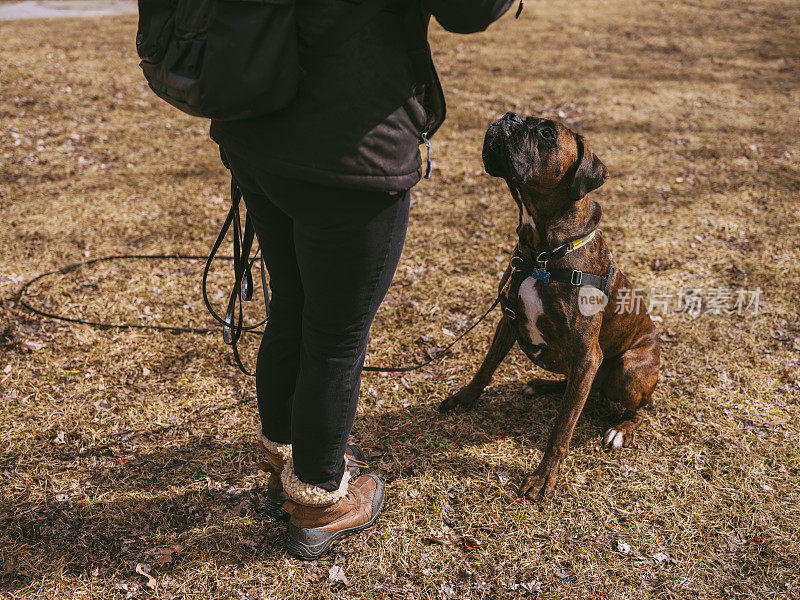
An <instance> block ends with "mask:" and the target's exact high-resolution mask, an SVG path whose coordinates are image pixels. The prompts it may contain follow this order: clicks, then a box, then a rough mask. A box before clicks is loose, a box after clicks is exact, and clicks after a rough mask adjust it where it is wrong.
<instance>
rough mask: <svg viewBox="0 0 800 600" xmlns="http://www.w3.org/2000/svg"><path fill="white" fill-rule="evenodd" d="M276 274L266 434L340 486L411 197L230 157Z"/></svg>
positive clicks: (313, 479)
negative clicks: (277, 171)
mask: <svg viewBox="0 0 800 600" xmlns="http://www.w3.org/2000/svg"><path fill="white" fill-rule="evenodd" d="M227 158H228V162H229V164H230V166H231V170H232V172H233V174H234V176H235V177H236V179H237V181H238V183H239V186H240V188H241V189H242V192H243V194H244V201H245V204H246V206H247V212H248V214H249V215H250V216H251V218H252V219H253V224H254V226H255V230H256V236H257V238H258V242H259V245H260V247H261V252H262V253H263V256H264V260H265V262H266V265H267V270H268V271H269V286H270V291H271V293H272V297H271V300H270V317H269V321H268V323H267V326H266V331H265V333H264V337H263V338H262V340H261V346H260V348H259V352H258V362H257V365H256V389H257V395H258V410H259V413H260V415H261V425H262V430H263V434H264V435H265V436H266V437H267V438H268V439H270V440H272V441H274V442H278V443H282V444H285V443H291V444H292V452H293V457H294V467H295V472H296V474H297V476H298V478H299V479H300V480H301V481H303V482H305V483H310V484H313V485H316V486H319V487H322V488H324V489H326V490H329V491H330V490H335V489H337V488H338V487H339V484H340V482H341V478H342V475H343V474H344V469H345V464H344V452H345V447H346V444H347V439H348V437H349V436H350V431H351V429H352V427H353V420H354V419H355V413H356V406H357V404H358V394H359V388H360V385H361V369H362V367H363V364H364V356H365V353H366V348H367V341H368V338H369V329H370V326H371V325H372V320H373V318H374V317H375V313H376V312H377V310H378V307H379V306H380V304H381V302H382V301H383V298H384V296H385V295H386V291H387V290H388V288H389V284H390V283H391V281H392V277H393V276H394V272H395V269H396V268H397V263H398V261H399V260H400V253H401V252H402V249H403V242H404V240H405V234H406V228H407V227H408V211H409V199H410V194H409V192H408V191H404V192H402V193H387V192H368V191H359V190H350V189H338V188H331V187H326V186H320V185H316V184H312V183H308V182H303V181H299V180H294V179H287V178H283V177H278V176H275V175H270V174H267V173H264V172H263V171H261V170H260V169H258V168H255V167H254V166H252V165H250V164H249V163H248V162H246V161H245V160H243V159H242V158H241V157H238V156H231V155H230V154H228V156H227Z"/></svg>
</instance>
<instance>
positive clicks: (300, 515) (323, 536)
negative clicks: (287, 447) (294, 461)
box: [283, 471, 386, 560]
mask: <svg viewBox="0 0 800 600" xmlns="http://www.w3.org/2000/svg"><path fill="white" fill-rule="evenodd" d="M283 479H284V484H285V485H286V484H287V481H286V471H284V476H283ZM294 479H295V482H297V481H299V480H297V478H296V477H295V478H294ZM348 479H349V481H348ZM342 481H343V485H342V486H340V487H339V489H338V490H336V491H333V492H328V491H326V490H323V489H322V488H318V487H316V486H312V485H309V484H302V482H300V483H301V484H302V486H304V488H303V489H300V490H298V489H296V488H297V486H296V485H291V484H290V485H288V486H286V488H285V489H286V490H287V492H288V495H289V500H287V501H286V502H285V503H284V505H283V507H284V509H285V510H286V511H287V512H289V514H290V515H291V517H290V519H291V520H290V521H289V528H288V530H287V532H286V551H287V552H288V553H289V554H291V555H292V556H294V557H295V558H300V559H303V560H314V559H316V558H319V557H320V556H322V555H323V554H324V553H325V552H327V551H328V549H329V548H330V547H331V545H332V544H333V543H334V542H336V541H337V540H340V539H342V538H345V537H347V536H348V535H353V534H354V533H358V532H360V531H364V530H365V529H367V528H368V527H371V526H372V525H374V524H375V522H376V521H377V520H378V516H379V515H380V514H381V510H383V504H384V500H385V497H386V496H385V493H384V486H383V480H382V479H381V478H380V477H379V476H378V475H377V474H375V473H368V474H366V475H360V476H359V477H355V478H352V479H350V478H349V477H348V473H347V472H345V476H344V478H343V480H342ZM298 491H299V492H300V494H298ZM329 498H333V499H334V500H333V501H332V502H327V503H323V502H325V501H326V500H328V499H329ZM301 501H302V502H304V504H301V503H300V502H301ZM310 502H313V503H315V504H316V505H313V506H309V503H310Z"/></svg>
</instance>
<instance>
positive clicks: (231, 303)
mask: <svg viewBox="0 0 800 600" xmlns="http://www.w3.org/2000/svg"><path fill="white" fill-rule="evenodd" d="M223 162H224V163H227V161H225V160H223ZM226 166H227V164H226ZM241 200H242V191H241V189H240V188H239V186H238V184H237V183H236V180H235V179H234V178H231V208H230V210H229V211H228V215H227V217H226V218H225V222H224V223H223V225H222V229H221V230H220V232H219V235H218V236H217V239H216V240H215V241H214V244H213V246H212V247H211V252H210V253H209V255H208V256H193V255H186V254H126V255H118V256H106V257H103V258H95V259H92V260H87V261H83V262H80V263H75V264H71V265H67V266H66V267H62V268H60V269H55V270H53V271H48V272H46V273H42V274H40V275H37V276H36V277H34V278H33V279H31V280H30V281H28V282H27V283H25V284H24V285H23V286H22V288H20V291H19V292H18V294H17V299H18V301H19V303H20V305H21V306H23V307H24V308H26V309H27V310H29V311H31V312H32V313H34V314H37V315H39V316H42V317H46V318H48V319H54V320H58V321H67V322H69V323H77V324H80V325H89V326H92V327H98V328H100V329H153V330H156V331H174V332H181V333H211V332H214V331H218V330H217V329H216V328H213V329H212V328H201V327H177V326H171V325H145V324H140V323H103V322H99V321H91V320H88V319H77V318H74V317H65V316H62V315H58V314H55V313H52V312H49V311H46V310H44V309H41V308H38V307H36V306H33V305H31V304H30V303H29V302H28V301H27V300H26V299H25V293H26V292H27V291H28V289H29V288H30V287H31V286H32V285H33V284H34V283H36V282H38V281H40V280H42V279H44V278H45V277H48V276H50V275H56V274H65V273H69V272H71V271H75V270H77V269H80V268H82V267H86V266H89V265H93V264H96V263H100V262H108V261H115V260H205V266H204V268H203V283H202V291H203V302H204V303H205V305H206V308H207V309H208V312H209V313H210V314H211V316H212V317H213V318H214V320H215V321H217V323H219V324H220V325H222V339H223V341H224V342H225V343H226V344H227V345H229V346H231V350H232V352H233V357H234V360H235V362H236V366H237V367H239V369H240V370H241V371H242V372H243V373H245V374H246V375H249V376H251V377H253V376H254V375H255V374H254V373H253V372H251V371H249V370H248V369H247V368H246V367H245V366H244V364H243V362H242V359H241V356H240V354H239V349H238V342H239V340H240V339H241V337H242V334H245V333H249V334H258V335H261V334H263V333H264V330H263V329H259V327H261V326H262V325H264V324H266V322H267V320H268V319H269V291H268V289H269V288H268V286H267V279H266V267H265V265H264V259H263V257H262V256H261V251H260V249H259V250H257V251H256V252H255V254H254V255H253V257H252V258H251V257H250V253H251V251H252V247H253V241H254V237H255V232H254V228H253V224H252V222H251V220H250V217H249V216H247V217H246V218H245V223H244V228H243V227H242V224H241V218H240V216H239V207H240V204H241ZM231 227H233V256H217V252H218V251H219V248H220V246H221V245H222V242H223V241H224V240H225V236H226V235H227V233H228V231H229V230H230V229H231ZM214 259H219V260H226V261H232V262H233V271H234V277H235V281H234V285H233V289H232V291H231V294H230V296H229V298H228V304H227V308H226V311H225V316H224V317H223V316H221V315H219V314H218V313H217V312H216V311H215V310H214V308H213V307H212V306H211V301H210V300H209V298H208V291H207V283H208V274H209V271H210V270H211V265H212V263H213V262H214ZM259 259H260V269H261V285H262V288H263V290H264V304H265V305H266V307H267V308H266V310H267V317H266V318H265V319H264V320H263V321H261V322H259V323H257V324H256V325H245V324H244V315H243V312H244V309H243V307H242V303H243V302H246V301H248V300H252V299H253V276H252V269H253V265H254V264H255V261H256V260H259ZM501 299H502V292H501V293H500V294H498V296H497V298H495V300H494V301H493V302H492V304H491V306H489V308H488V309H487V310H486V311H485V312H484V313H483V314H482V315H481V316H480V317H479V318H478V319H477V320H475V321H474V322H473V323H472V324H471V325H470V326H469V327H467V329H465V330H464V331H463V332H462V333H461V334H460V335H459V336H458V337H456V339H454V340H453V341H452V342H451V343H450V344H448V345H447V346H446V347H445V348H444V349H443V350H441V351H439V352H437V353H436V354H434V355H433V356H431V357H430V358H428V359H427V360H425V361H423V362H421V363H418V364H415V365H408V366H403V367H372V366H365V367H364V368H363V370H364V371H369V372H378V373H408V372H410V371H416V370H418V369H422V368H424V367H426V366H428V365H429V364H431V363H432V362H434V361H436V360H438V359H440V358H441V357H443V356H444V355H445V354H447V352H448V351H449V350H450V349H451V348H452V347H453V346H455V345H456V344H457V343H458V342H460V341H461V340H462V339H464V337H465V336H467V335H468V334H469V333H470V332H471V331H472V330H473V329H475V327H477V326H478V325H479V324H480V323H481V322H483V321H484V320H485V319H486V317H488V316H489V314H490V313H491V312H492V311H493V310H494V309H495V308H496V307H497V305H498V304H500V301H501Z"/></svg>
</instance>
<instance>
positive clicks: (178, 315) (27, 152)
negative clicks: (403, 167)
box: [0, 0, 800, 599]
mask: <svg viewBox="0 0 800 600" xmlns="http://www.w3.org/2000/svg"><path fill="white" fill-rule="evenodd" d="M796 10H797V9H796V4H795V3H793V2H789V1H785V2H778V1H774V0H755V1H753V2H748V3H734V2H721V1H718V0H709V1H708V2H697V1H684V2H663V1H654V2H647V3H642V2H633V1H626V2H621V3H607V2H601V1H600V0H577V1H575V2H566V1H564V0H559V1H557V2H547V3H545V2H529V3H528V7H527V9H526V12H525V13H523V14H524V16H523V18H521V19H520V20H519V21H515V20H513V18H511V17H510V16H507V17H506V18H504V19H503V20H502V21H501V22H500V23H498V24H497V25H496V26H494V27H492V28H491V30H490V31H489V32H488V33H486V34H483V35H476V36H471V37H459V36H453V35H447V34H445V33H444V32H442V31H440V30H438V29H437V30H435V31H434V32H433V47H434V49H435V54H436V59H437V62H438V64H439V65H440V69H441V75H442V78H443V80H444V82H445V88H446V90H447V94H448V99H449V103H450V116H449V119H448V121H447V124H446V125H445V127H444V128H443V129H442V131H441V132H440V133H439V135H438V136H437V138H436V139H435V143H434V149H433V152H434V159H435V161H436V167H435V171H434V177H433V179H432V180H431V181H430V182H424V183H422V184H421V185H419V186H418V187H417V188H416V189H415V190H414V200H415V206H414V209H413V215H412V223H411V228H410V232H409V237H408V242H407V246H406V250H405V254H404V257H403V260H402V264H401V266H400V269H399V272H398V275H397V279H396V281H395V284H394V286H393V288H392V290H391V291H390V293H389V299H388V300H387V302H386V304H385V306H384V307H383V308H382V309H381V312H380V315H379V318H378V322H377V323H376V326H375V329H374V335H373V339H372V342H371V345H370V357H369V361H370V362H372V363H373V364H375V363H383V364H385V363H391V364H398V363H406V362H409V361H411V360H414V358H415V357H418V356H419V355H420V353H421V351H422V350H421V348H420V343H417V342H415V340H418V339H419V338H421V337H422V336H432V338H427V339H433V340H434V343H435V344H438V345H443V344H444V343H445V342H446V341H447V340H448V339H449V338H448V336H447V335H446V333H445V332H444V331H443V329H448V330H450V331H458V330H460V329H461V328H462V327H463V326H464V324H465V323H466V322H467V321H468V318H469V317H470V316H471V315H473V314H475V313H477V312H478V311H479V310H480V308H481V307H483V306H485V305H486V304H487V303H488V302H489V301H490V300H491V298H492V296H493V291H494V289H495V285H496V281H497V276H498V274H499V272H500V271H501V270H502V269H503V267H504V264H505V262H506V261H507V259H508V253H509V251H510V249H511V247H512V244H513V228H514V225H515V219H516V216H515V210H514V208H513V203H512V201H511V200H510V198H509V197H508V195H507V193H506V192H505V191H504V190H503V189H502V187H501V186H500V185H499V184H498V182H497V181H495V180H492V179H490V178H489V177H488V176H486V175H484V174H483V172H482V166H481V162H480V145H481V140H482V136H483V131H484V128H485V126H486V125H487V124H488V123H489V122H490V121H491V120H493V119H494V118H496V117H497V116H498V115H500V114H502V113H503V112H505V111H506V110H509V109H513V110H516V111H517V112H520V113H524V114H530V113H538V114H541V113H546V114H549V115H553V116H560V117H561V118H562V119H564V120H565V121H566V122H567V123H569V124H571V125H572V126H574V127H576V128H577V129H579V130H581V131H582V132H583V133H584V134H585V135H586V136H587V137H588V138H589V139H590V141H591V142H592V145H593V147H594V149H595V151H596V152H597V154H598V155H599V156H600V157H601V158H602V159H603V160H604V161H605V163H606V164H607V165H608V167H609V169H610V171H611V172H612V179H611V180H610V181H609V182H608V183H607V184H606V185H605V186H604V187H603V188H601V189H600V190H598V192H597V193H596V194H595V198H596V199H597V200H598V201H599V202H600V203H601V204H602V205H603V206H604V208H605V219H604V222H603V229H604V232H605V234H606V235H607V236H608V237H609V238H610V240H611V244H612V247H613V249H614V252H615V256H616V257H617V258H618V260H619V262H620V264H621V265H622V267H623V268H624V269H625V270H626V272H627V273H628V275H629V276H630V277H631V278H632V279H633V280H634V281H635V282H636V284H637V285H641V286H642V287H648V288H649V287H669V288H672V289H678V288H706V289H708V288H714V287H722V286H730V287H734V288H746V289H755V288H756V287H760V288H761V289H762V290H763V293H764V301H765V306H764V307H763V310H762V312H761V313H760V314H758V315H756V316H752V315H749V316H747V317H738V316H731V317H727V316H726V317H722V316H713V315H702V316H700V317H698V318H696V319H691V318H689V317H687V316H685V315H680V314H664V315H662V316H663V319H664V320H663V322H661V323H659V327H660V328H661V329H663V330H664V331H665V334H664V339H665V343H664V352H663V364H664V368H663V375H662V381H661V383H660V386H659V388H658V390H657V392H656V398H655V405H654V407H653V409H652V410H651V411H650V413H649V419H648V420H647V421H646V422H645V424H644V425H643V427H642V429H641V432H640V433H639V434H638V436H637V438H636V441H635V444H634V447H633V448H631V449H628V450H625V451H623V452H621V453H619V454H608V453H606V452H604V451H602V450H601V448H600V443H599V436H600V434H601V433H602V431H603V430H604V427H605V425H606V424H607V423H608V422H609V421H612V420H613V418H614V417H615V416H616V415H617V414H618V409H617V408H615V407H607V406H606V405H605V403H603V402H595V403H593V404H591V405H590V406H589V407H588V408H587V411H586V414H585V415H584V418H582V419H581V421H580V424H579V426H578V430H577V432H576V436H575V440H574V445H573V450H572V453H571V455H570V457H569V458H568V460H567V462H566V464H565V468H564V472H563V474H562V477H561V480H560V487H559V491H558V495H557V497H556V498H555V500H553V501H552V502H550V503H548V504H545V505H534V504H530V503H527V502H523V501H520V500H518V499H517V498H516V497H515V495H514V486H515V485H516V484H518V483H519V481H520V480H521V477H522V474H523V473H524V472H525V471H527V470H530V469H532V468H533V467H534V466H535V465H536V463H537V460H538V459H539V457H540V456H541V452H542V448H543V444H544V441H545V438H546V436H547V432H548V428H549V425H550V422H551V420H552V417H553V416H554V414H555V406H556V400H557V399H556V398H553V397H543V398H535V399H527V398H524V397H522V395H521V393H520V388H521V385H522V383H524V381H525V380H526V378H528V377H529V376H530V374H531V373H533V372H534V371H535V370H534V369H533V368H532V366H531V365H530V364H529V362H528V361H527V360H526V359H525V358H524V357H523V356H522V355H521V354H519V353H515V354H513V355H512V356H511V357H510V358H509V359H508V360H507V361H506V363H505V365H504V366H503V367H502V368H501V370H500V371H499V372H498V374H497V377H496V379H495V382H494V387H492V388H491V389H490V390H488V391H487V393H486V394H485V396H484V398H483V401H482V403H481V405H480V407H479V408H478V409H476V410H475V411H474V412H472V413H469V414H464V415H457V416H450V417H439V415H438V414H437V413H436V410H435V408H436V406H437V404H438V402H439V401H440V400H441V399H442V398H443V397H444V396H445V395H446V394H447V393H448V392H451V391H453V390H454V389H456V387H457V386H458V385H460V384H461V383H463V382H464V381H465V380H466V378H467V377H468V376H469V375H470V374H471V372H472V371H473V369H475V368H476V366H477V364H478V362H479V360H480V357H481V353H482V352H483V351H484V350H485V348H486V346H487V344H488V339H489V336H490V326H488V325H487V326H481V327H480V328H479V329H478V330H477V331H476V332H475V333H474V334H473V335H472V336H471V337H470V338H469V340H468V341H467V342H466V343H465V344H463V345H461V346H460V347H459V348H458V349H457V350H456V351H455V352H454V353H453V355H452V356H451V357H449V358H447V359H446V360H444V361H443V362H442V363H440V364H438V365H437V366H434V367H432V368H429V369H426V370H425V371H422V372H419V373H416V374H413V375H407V376H405V377H403V378H400V377H395V376H391V375H386V376H380V375H372V374H368V375H365V376H364V382H363V395H362V396H363V401H362V403H361V407H360V410H359V419H358V421H357V424H356V434H357V437H358V438H359V439H360V441H361V442H362V443H363V445H364V446H365V447H366V448H368V449H370V451H371V454H370V456H371V458H372V459H373V460H374V462H375V463H376V465H378V466H379V467H380V468H381V469H382V470H383V472H384V473H385V474H386V477H387V480H388V508H387V511H386V513H385V515H384V516H383V517H382V519H381V520H380V521H379V524H378V525H377V526H376V527H375V528H374V529H372V530H370V531H369V532H368V533H366V534H364V535H360V536H358V537H355V538H351V539H350V540H349V541H347V542H345V543H342V544H341V545H339V546H338V547H337V549H336V552H334V553H333V554H332V555H331V556H329V557H326V558H324V559H322V560H320V561H318V563H316V564H313V565H305V564H300V563H298V562H295V561H293V560H291V559H289V558H288V557H287V556H286V555H285V554H284V552H283V550H282V541H283V540H282V538H283V534H284V525H281V524H276V523H274V522H271V521H269V520H265V519H263V518H262V517H261V516H260V514H259V506H260V505H261V503H262V501H263V496H262V490H263V486H264V481H263V479H262V478H261V477H260V476H259V475H258V473H257V470H256V467H255V463H256V461H257V460H258V457H257V456H256V454H255V453H254V451H253V447H252V445H251V432H252V431H253V428H254V425H255V423H256V418H257V417H256V411H255V408H254V386H253V384H252V382H251V381H249V380H247V379H246V378H244V377H242V376H240V375H239V374H238V373H237V371H236V369H235V368H234V367H232V366H231V364H230V360H229V354H228V349H227V348H226V347H225V346H223V344H222V342H221V340H220V339H219V337H218V336H217V335H206V336H202V335H188V334H156V333H150V332H137V331H114V330H105V331H104V330H97V329H92V328H88V327H84V326H70V325H67V324H63V323H54V322H49V321H46V320H42V319H39V318H36V317H34V316H32V315H31V314H29V313H27V312H25V311H24V310H22V309H20V308H19V306H18V305H17V304H16V303H15V301H14V300H13V297H14V296H15V294H16V292H17V290H18V289H19V286H20V285H21V283H22V281H24V280H26V279H28V278H30V277H32V276H34V275H36V274H38V273H40V272H42V271H44V270H49V269H53V268H56V267H59V266H62V265H64V264H67V263H71V262H77V261H81V260H84V259H85V258H86V257H87V256H88V257H98V256H103V255H108V254H117V253H131V252H133V253H164V252H184V253H194V254H203V253H204V252H206V251H207V249H208V247H209V244H210V243H211V241H212V239H213V237H214V235H215V234H216V232H217V229H218V227H219V224H220V222H221V219H222V217H223V216H224V212H225V210H226V205H225V203H224V202H221V201H218V200H221V198H220V197H221V196H224V194H225V186H226V174H225V171H224V169H223V168H222V167H221V165H220V163H219V160H218V157H217V153H216V150H215V147H214V146H213V145H212V144H211V143H210V141H209V140H208V138H207V128H206V124H205V123H203V122H202V121H199V120H194V119H191V118H188V117H184V116H183V115H181V114H180V113H178V112H177V111H175V110H172V109H171V108H170V107H168V106H166V105H165V104H162V103H161V102H160V101H159V100H158V99H157V98H155V97H154V96H153V95H152V94H151V93H150V92H149V91H148V89H147V87H146V86H145V85H144V83H143V80H142V78H141V76H140V74H139V72H138V69H137V66H136V60H135V58H134V55H133V43H132V39H133V34H134V27H135V17H133V16H125V17H108V18H102V19H86V20H74V21H71V20H57V21H51V22H47V21H25V22H15V23H11V22H5V23H0V39H2V40H3V42H2V46H1V47H0V65H2V67H1V68H0V219H2V223H3V224H4V225H3V227H2V229H1V230H0V257H2V258H1V259H0V260H1V262H0V299H3V309H2V313H0V318H2V322H1V323H0V329H2V331H3V333H2V334H0V389H2V400H3V401H2V404H0V448H1V449H0V452H2V454H0V597H3V598H59V599H62V598H87V599H89V598H103V599H106V598H124V597H130V598H134V597H135V598H149V597H158V598H203V599H208V598H234V599H238V598H289V597H297V598H334V597H337V598H451V597H452V598H481V597H498V598H506V597H519V596H525V595H530V596H531V597H539V598H650V597H657V598H698V599H699V598H731V597H735V598H739V597H742V598H744V597H747V598H779V597H781V598H783V597H794V598H796V597H798V596H800V569H799V568H798V562H797V557H798V556H799V555H800V509H798V501H800V494H798V487H800V484H798V475H800V444H798V439H800V414H799V412H798V408H799V403H800V389H798V379H800V372H799V371H800V370H799V369H798V360H799V359H800V354H799V352H800V318H798V313H797V300H798V297H797V290H798V289H800V271H798V268H797V264H798V259H799V258H800V252H798V250H799V246H798V241H797V240H798V236H800V226H799V225H798V223H800V210H799V209H798V204H797V196H798V187H799V185H798V184H799V183H800V181H799V180H800V166H799V161H798V158H800V144H799V143H798V137H797V123H798V98H799V97H800V96H799V93H800V78H799V76H800V60H799V59H798V56H799V54H798V52H799V51H800V43H798V39H800V22H798V20H797V19H796ZM226 277H227V273H219V274H218V277H217V278H216V282H217V285H218V286H220V287H221V286H222V285H223V283H225V282H227V281H228V280H227V279H226ZM198 282H199V268H198V265H191V264H184V263H164V264H147V263H138V264H131V265H124V266H123V265H116V264H112V265H105V266H98V267H95V268H92V269H87V270H82V271H76V272H74V273H70V274H67V275H64V276H59V277H56V278H53V279H51V280H46V281H44V282H42V283H41V285H39V286H38V287H37V288H36V291H35V293H34V294H32V297H33V298H34V299H35V300H36V301H38V302H41V303H42V304H43V305H47V306H51V307H52V308H55V309H58V310H61V311H63V312H67V313H69V314H73V315H75V314H83V315H85V316H98V317H100V318H103V319H106V320H111V319H114V320H128V321H137V320H141V319H146V318H147V319H152V321H153V322H187V323H188V322H193V323H197V324H207V323H209V322H210V321H209V319H208V317H206V316H205V314H204V309H203V308H202V305H201V303H200V302H199V283H198ZM257 313H258V311H257V310H255V309H253V316H255V315H256V314H257ZM252 341H253V340H250V342H249V343H248V344H247V345H246V347H245V350H246V354H247V356H249V357H252V356H253V352H252V350H253V344H252ZM139 563H142V564H145V565H149V567H145V570H146V569H147V568H149V569H150V572H151V573H152V576H153V577H155V582H156V588H155V589H150V588H148V587H147V586H146V583H147V578H146V577H144V576H142V575H141V574H139V573H137V572H136V568H137V565H138V564H139ZM334 564H335V565H338V566H340V567H341V568H342V569H343V570H344V573H345V574H346V575H347V578H348V579H349V586H344V585H343V584H341V583H331V582H329V581H328V575H329V569H330V568H331V567H332V566H333V565H334ZM139 570H142V569H141V568H140V569H139Z"/></svg>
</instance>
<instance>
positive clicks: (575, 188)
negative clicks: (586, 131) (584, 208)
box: [569, 135, 608, 202]
mask: <svg viewBox="0 0 800 600" xmlns="http://www.w3.org/2000/svg"><path fill="white" fill-rule="evenodd" d="M575 138H576V141H577V142H578V168H577V169H575V176H574V177H573V178H572V183H571V184H570V187H569V195H570V197H571V198H572V200H573V201H575V202H577V201H578V200H580V199H581V198H583V197H584V196H585V195H586V194H588V193H589V192H591V191H592V190H596V189H597V188H599V187H600V186H601V185H603V184H604V183H605V181H606V179H608V169H606V166H605V165H604V164H603V163H602V161H601V160H600V159H599V158H597V157H596V156H595V155H594V152H592V149H591V148H590V147H589V144H587V143H586V140H585V139H583V138H582V137H581V136H579V135H576V136H575Z"/></svg>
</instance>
